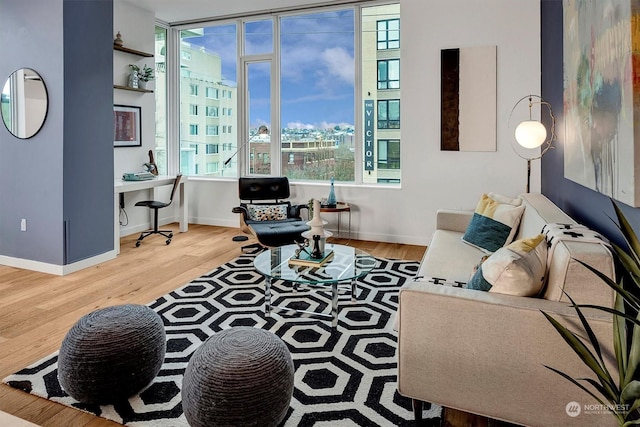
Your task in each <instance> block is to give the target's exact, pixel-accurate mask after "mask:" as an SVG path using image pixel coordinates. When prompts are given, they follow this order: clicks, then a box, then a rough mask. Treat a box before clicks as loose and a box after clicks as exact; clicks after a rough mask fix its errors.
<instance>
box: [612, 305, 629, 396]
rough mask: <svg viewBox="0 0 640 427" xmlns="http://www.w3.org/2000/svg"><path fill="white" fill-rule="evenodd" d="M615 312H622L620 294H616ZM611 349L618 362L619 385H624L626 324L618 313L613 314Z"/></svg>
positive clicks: (622, 306)
mask: <svg viewBox="0 0 640 427" xmlns="http://www.w3.org/2000/svg"><path fill="white" fill-rule="evenodd" d="M614 311H615V312H617V313H622V312H624V300H623V299H622V297H621V296H620V294H616V299H615V310H614ZM613 350H614V352H615V355H616V362H617V363H618V375H619V378H620V380H619V381H620V387H624V378H625V372H626V370H627V369H626V367H627V354H628V352H627V326H626V324H625V321H624V317H623V316H620V315H614V316H613Z"/></svg>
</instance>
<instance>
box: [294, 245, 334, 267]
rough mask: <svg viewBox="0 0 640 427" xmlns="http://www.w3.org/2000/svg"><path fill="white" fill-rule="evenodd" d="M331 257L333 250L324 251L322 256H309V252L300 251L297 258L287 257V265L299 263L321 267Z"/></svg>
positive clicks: (305, 265)
mask: <svg viewBox="0 0 640 427" xmlns="http://www.w3.org/2000/svg"><path fill="white" fill-rule="evenodd" d="M332 259H333V250H332V249H329V250H326V251H324V255H323V256H322V258H311V254H308V253H306V252H301V253H300V255H298V258H295V257H291V258H289V265H301V266H304V267H316V268H318V267H321V266H323V265H325V264H326V263H327V262H329V261H331V260H332Z"/></svg>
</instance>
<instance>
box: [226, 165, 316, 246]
mask: <svg viewBox="0 0 640 427" xmlns="http://www.w3.org/2000/svg"><path fill="white" fill-rule="evenodd" d="M238 193H239V196H240V206H237V207H235V208H233V212H234V213H239V214H241V215H240V228H241V229H242V231H244V232H248V233H250V234H252V235H253V236H255V238H256V239H258V242H259V243H254V244H251V245H245V246H243V247H242V250H246V249H250V248H254V249H262V248H264V247H265V246H266V247H274V246H283V245H288V244H291V243H294V242H301V241H303V240H304V238H303V237H302V236H301V234H302V233H304V232H305V231H307V230H310V229H311V227H309V226H308V225H307V224H306V222H304V221H303V220H302V218H301V216H300V212H301V210H302V209H308V208H309V207H308V206H307V205H306V204H305V205H292V204H291V202H289V201H288V200H285V199H287V198H289V196H290V191H289V179H288V178H287V177H245V178H242V177H241V178H240V179H239V180H238Z"/></svg>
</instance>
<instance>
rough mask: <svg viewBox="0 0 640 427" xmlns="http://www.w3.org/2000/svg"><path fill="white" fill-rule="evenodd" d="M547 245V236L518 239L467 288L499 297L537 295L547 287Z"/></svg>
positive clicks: (482, 267)
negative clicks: (545, 277)
mask: <svg viewBox="0 0 640 427" xmlns="http://www.w3.org/2000/svg"><path fill="white" fill-rule="evenodd" d="M546 264H547V242H546V240H545V238H544V235H542V234H539V235H537V236H535V237H530V238H526V239H520V240H516V241H515V242H513V243H511V244H510V245H508V246H505V247H504V248H500V249H498V250H497V251H496V252H495V253H494V254H493V255H491V256H490V257H489V258H488V259H487V260H486V261H485V262H483V263H482V265H480V267H479V268H478V270H477V271H476V273H475V274H474V275H473V277H472V278H471V280H470V281H469V283H467V288H469V289H476V290H482V291H489V292H496V293H500V294H507V295H515V296H523V297H532V296H537V295H538V294H539V293H540V291H542V287H543V284H544V274H545V270H546Z"/></svg>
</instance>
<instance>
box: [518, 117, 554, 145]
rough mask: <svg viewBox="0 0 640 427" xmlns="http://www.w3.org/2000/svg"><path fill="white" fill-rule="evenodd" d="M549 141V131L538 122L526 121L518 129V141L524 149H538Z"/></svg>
mask: <svg viewBox="0 0 640 427" xmlns="http://www.w3.org/2000/svg"><path fill="white" fill-rule="evenodd" d="M546 139H547V129H546V128H545V127H544V125H543V124H542V123H540V122H539V121H536V120H525V121H524V122H522V123H520V124H519V125H518V127H517V128H516V141H518V144H520V145H522V146H523V147H524V148H538V147H540V146H541V145H542V144H544V141H545V140H546Z"/></svg>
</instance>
